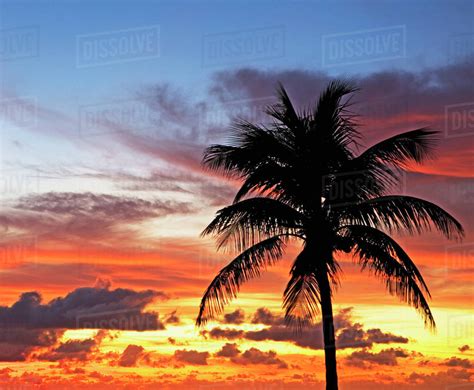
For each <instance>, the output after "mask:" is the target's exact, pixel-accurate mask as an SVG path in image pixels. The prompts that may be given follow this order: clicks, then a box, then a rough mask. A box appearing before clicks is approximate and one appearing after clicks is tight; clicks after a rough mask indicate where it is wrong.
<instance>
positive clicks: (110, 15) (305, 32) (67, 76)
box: [1, 0, 473, 101]
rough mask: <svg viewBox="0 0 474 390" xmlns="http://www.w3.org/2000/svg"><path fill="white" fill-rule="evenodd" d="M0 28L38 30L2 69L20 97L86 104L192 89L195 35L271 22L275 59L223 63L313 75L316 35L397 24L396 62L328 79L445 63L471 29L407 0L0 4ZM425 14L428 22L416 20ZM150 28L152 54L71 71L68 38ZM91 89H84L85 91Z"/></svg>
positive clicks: (431, 4)
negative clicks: (401, 29)
mask: <svg viewBox="0 0 474 390" xmlns="http://www.w3.org/2000/svg"><path fill="white" fill-rule="evenodd" d="M1 13H2V17H1V25H2V29H9V28H15V27H23V26H38V27H39V31H40V38H39V47H40V55H39V56H38V57H37V58H35V59H29V60H25V61H14V62H10V63H7V64H3V70H4V72H5V73H4V74H5V75H7V80H6V81H5V80H4V82H6V83H10V82H11V81H12V80H14V81H15V82H17V83H18V84H20V85H21V86H22V88H23V89H24V92H25V93H29V92H31V93H35V94H41V95H43V94H44V97H45V98H46V99H55V98H56V99H57V100H62V101H63V99H64V97H69V98H73V99H74V98H76V97H85V98H92V97H93V96H94V95H100V94H107V93H110V92H112V93H113V91H114V90H116V89H117V88H121V87H123V86H127V85H133V84H138V83H146V82H157V81H169V82H173V83H175V84H177V85H184V86H186V87H196V88H198V89H201V88H202V87H204V86H205V85H206V83H207V80H208V78H209V77H210V75H211V74H212V73H213V72H214V71H216V70H222V69H228V68H229V66H226V65H225V64H224V65H223V66H213V67H205V68H203V67H202V63H201V58H202V50H203V43H202V39H203V35H205V34H219V33H223V32H227V31H237V32H238V31H244V30H248V29H258V28H268V27H272V26H281V27H282V28H283V29H284V34H285V44H284V46H285V47H284V49H285V50H284V55H283V56H280V57H279V58H274V59H269V60H265V61H252V60H249V61H245V60H243V61H237V63H236V64H235V65H230V67H232V66H240V67H241V66H255V67H259V68H280V69H281V68H300V69H301V68H303V69H309V70H318V69H320V68H321V67H322V64H321V37H322V36H323V35H326V34H337V33H346V32H347V33H350V32H354V31H359V30H366V29H376V28H385V27H390V26H400V25H402V26H405V27H406V58H399V59H397V60H396V61H376V62H373V63H370V64H368V65H367V64H361V65H359V66H347V65H345V66H338V67H334V68H331V69H326V70H328V71H330V72H331V73H334V74H353V73H364V72H371V71H373V70H379V69H385V68H393V67H395V68H404V69H416V68H420V67H427V66H437V65H442V64H445V63H446V62H447V56H448V53H447V52H448V46H449V41H450V39H452V37H453V36H456V35H458V34H465V33H472V32H473V23H472V15H473V2H471V1H451V2H436V1H426V2H417V3H416V4H412V2H409V1H393V2H387V1H382V2H375V1H359V2H355V1H348V2H331V4H329V3H325V2H317V1H281V0H277V1H253V2H252V1H234V2H224V1H207V2H202V1H199V2H198V1H169V2H168V1H137V2H124V1H121V2H111V1H102V2H100V1H97V2H87V1H86V2H71V1H67V2H52V1H51V2H47V1H38V2H31V3H27V2H24V1H2V2H1ZM428 13H429V18H425V17H424V15H427V14H428ZM150 25H159V26H160V33H161V35H160V51H161V53H160V57H159V58H155V59H150V60H144V61H137V62H135V63H122V64H114V65H105V66H98V67H93V68H88V69H77V68H76V66H75V65H76V58H75V53H76V47H75V45H76V36H77V35H81V34H94V33H101V32H106V31H115V30H122V29H129V28H135V27H142V26H150ZM92 85H93V86H94V88H91V86H92Z"/></svg>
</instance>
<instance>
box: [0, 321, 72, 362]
mask: <svg viewBox="0 0 474 390" xmlns="http://www.w3.org/2000/svg"><path fill="white" fill-rule="evenodd" d="M63 334H64V330H62V329H25V328H23V327H21V326H18V327H13V328H0V361H4V362H5V361H7V362H9V361H10V362H12V361H25V360H26V359H27V358H28V356H29V355H30V354H31V353H32V352H34V351H35V350H37V349H40V348H47V347H52V346H54V345H56V344H57V343H58V341H59V339H60V338H61V337H62V335H63Z"/></svg>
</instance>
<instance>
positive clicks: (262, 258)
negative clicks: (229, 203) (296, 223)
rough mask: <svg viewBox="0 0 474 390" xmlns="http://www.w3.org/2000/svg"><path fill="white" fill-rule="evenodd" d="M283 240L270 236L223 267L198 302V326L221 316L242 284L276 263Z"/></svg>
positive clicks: (282, 249)
mask: <svg viewBox="0 0 474 390" xmlns="http://www.w3.org/2000/svg"><path fill="white" fill-rule="evenodd" d="M286 240H287V238H285V237H278V236H275V237H271V238H268V239H266V240H264V241H261V242H259V243H258V244H255V245H254V246H252V247H250V248H249V249H247V250H245V251H244V252H242V253H241V254H240V255H239V256H237V257H236V258H235V259H234V260H233V261H231V262H230V263H229V264H228V265H227V266H226V267H224V268H223V269H222V270H221V271H220V272H219V273H218V274H217V276H216V277H215V278H214V280H213V281H212V282H211V284H210V285H209V287H208V288H207V290H206V292H205V293H204V296H203V298H202V300H201V305H200V308H199V314H198V317H197V319H196V324H197V325H198V326H201V325H204V324H205V323H206V322H207V321H208V320H209V319H212V318H215V316H216V315H218V314H220V313H222V311H223V309H224V306H225V305H226V304H227V303H228V302H230V301H231V300H232V299H234V298H235V297H236V296H237V293H238V292H239V289H240V286H241V284H242V283H244V282H246V281H247V280H249V279H252V278H255V277H258V276H260V273H261V272H262V270H263V269H265V268H266V267H267V266H269V265H272V264H274V263H275V262H276V261H277V260H279V259H280V258H281V257H282V255H283V251H284V248H285V242H286Z"/></svg>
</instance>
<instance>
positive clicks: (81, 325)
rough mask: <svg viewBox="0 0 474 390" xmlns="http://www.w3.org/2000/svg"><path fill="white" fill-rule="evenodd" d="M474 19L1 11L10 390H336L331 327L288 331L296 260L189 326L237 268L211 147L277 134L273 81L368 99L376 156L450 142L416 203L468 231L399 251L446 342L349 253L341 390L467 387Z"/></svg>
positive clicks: (130, 7) (471, 361)
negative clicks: (426, 292) (396, 142)
mask: <svg viewBox="0 0 474 390" xmlns="http://www.w3.org/2000/svg"><path fill="white" fill-rule="evenodd" d="M473 21H474V2H473V1H472V0H471V1H462V0H453V1H415V2H409V1H380V2H377V1H349V0H347V1H337V2H330V3H329V2H320V1H313V0H288V1H284V0H271V1H270V0H268V1H263V0H257V1H244V0H234V1H228V2H224V1H219V0H209V1H201V0H189V1H184V0H178V1H161V0H150V1H131V0H128V1H116V2H112V1H95V2H92V1H83V2H79V1H63V2H59V1H34V2H33V1H31V2H30V1H24V0H17V1H5V0H0V130H1V137H0V171H1V175H0V197H1V204H0V229H1V231H2V232H3V234H1V236H0V389H30V388H31V389H36V388H40V389H62V388H65V387H66V386H67V388H71V389H74V388H77V389H89V388H90V389H102V388H109V387H110V388H116V389H121V388H130V389H132V388H133V389H142V388H143V389H157V388H159V389H162V388H163V389H167V388H170V389H175V388H176V389H180V388H182V389H190V388H191V389H202V390H204V389H208V390H210V389H212V390H214V389H234V388H235V389H255V390H257V389H260V390H263V389H265V390H267V389H268V390H270V389H278V390H280V389H297V388H301V387H302V386H304V387H305V388H307V389H323V387H324V378H325V377H324V375H325V374H324V349H323V342H322V334H321V324H320V323H316V324H314V325H312V326H310V327H308V328H307V329H305V330H304V332H303V333H302V334H297V333H295V331H294V330H293V329H291V328H287V327H286V326H285V325H284V322H283V310H282V308H281V298H282V293H283V290H284V288H285V286H286V282H287V280H288V272H289V270H290V267H291V264H292V261H293V260H294V258H295V255H296V253H297V251H298V249H299V247H298V246H297V245H294V246H290V247H289V248H288V250H287V253H286V255H285V256H284V259H283V260H282V261H281V262H279V263H278V264H276V265H275V266H274V267H272V268H269V269H268V270H267V271H266V272H265V273H264V275H263V276H262V277H261V278H260V279H257V280H254V281H251V282H249V283H248V284H246V285H244V286H243V288H242V289H241V292H240V294H239V297H238V299H237V300H235V301H233V302H232V304H231V305H229V306H228V307H227V308H226V311H225V314H224V315H223V316H221V317H219V318H217V319H216V320H215V321H212V322H210V323H208V324H207V325H206V326H205V327H203V328H197V327H195V325H194V321H195V319H196V316H197V313H198V306H199V302H200V298H201V296H202V294H203V292H204V290H205V289H206V287H207V286H208V284H209V283H210V282H211V280H212V278H213V277H214V275H215V274H216V273H217V272H218V271H219V270H220V269H221V268H222V267H223V266H224V265H225V264H226V262H227V261H230V260H231V259H232V253H221V252H217V251H216V245H215V243H214V241H213V240H212V238H201V237H200V233H201V231H202V230H203V229H204V228H205V226H206V225H207V223H209V222H210V221H211V219H212V217H213V216H214V214H215V212H216V211H217V210H218V209H219V208H222V207H224V206H225V205H227V204H229V203H230V202H231V201H232V199H233V195H234V194H235V192H236V191H237V189H238V185H239V183H238V182H235V181H232V180H229V179H225V178H223V177H220V176H218V175H216V174H215V173H213V172H210V171H206V170H204V169H203V168H202V167H201V164H200V161H201V157H202V153H203V150H204V148H205V147H206V146H207V145H209V144H211V143H218V142H222V141H224V140H225V139H226V135H227V134H228V128H229V124H230V123H231V121H232V119H233V118H235V117H242V118H245V119H247V120H250V121H252V122H265V121H266V120H268V118H266V117H265V115H264V114H263V113H262V109H263V108H264V107H265V106H267V105H268V104H271V103H272V102H274V93H275V89H276V86H277V83H278V82H282V83H283V84H284V85H285V87H286V88H287V90H288V91H289V94H290V96H291V98H292V99H294V101H295V102H296V103H297V104H298V106H299V107H300V108H304V107H308V106H311V105H314V103H315V102H316V99H317V98H318V95H319V93H320V91H321V90H322V88H324V87H325V86H326V85H327V83H328V82H329V81H330V80H332V79H334V78H344V79H350V80H352V81H353V82H354V83H355V84H356V85H357V86H358V87H360V91H359V92H358V93H357V94H356V95H355V96H354V98H353V101H352V102H353V106H352V109H353V110H354V112H355V113H357V114H360V118H359V119H358V121H359V123H360V131H361V132H362V134H363V137H364V138H363V142H364V146H363V147H367V146H370V145H372V144H374V143H375V142H377V141H380V140H381V139H383V138H385V137H388V136H391V135H394V134H396V133H397V132H402V131H407V130H412V129H416V128H420V127H425V126H427V127H430V128H433V129H436V130H439V131H440V133H439V142H438V148H437V152H436V157H435V158H434V159H432V160H430V161H429V162H427V163H426V164H424V165H423V166H412V167H411V168H410V169H409V170H408V171H407V172H406V173H404V175H403V180H402V185H401V186H400V188H399V192H400V193H401V194H409V195H416V196H419V197H422V198H425V199H427V200H430V201H432V202H434V203H437V204H439V205H440V206H442V207H443V208H445V209H446V210H447V211H448V212H450V213H451V214H452V215H454V216H455V217H456V218H458V219H459V221H460V222H461V223H462V224H463V226H464V229H465V231H466V236H465V238H464V240H463V241H462V242H456V241H448V240H446V239H445V238H443V237H441V236H440V235H438V234H436V233H429V234H425V235H423V236H415V237H405V236H401V237H400V236H398V237H397V239H398V241H399V242H400V243H401V244H402V246H403V247H404V248H405V249H406V251H407V252H408V253H409V254H410V255H411V257H412V258H413V259H414V260H415V262H416V264H417V265H418V266H419V268H420V270H421V271H422V273H423V275H424V277H425V280H426V281H427V284H428V286H429V287H430V289H431V293H432V300H431V301H430V305H431V308H432V311H433V313H434V317H435V320H436V323H437V330H436V332H431V331H429V330H428V329H426V328H424V325H423V320H422V319H421V318H420V317H419V316H418V314H417V313H416V311H415V310H414V309H413V308H411V307H408V306H406V305H404V304H402V303H400V302H399V301H398V299H397V298H396V297H393V296H391V295H389V294H388V293H387V292H386V290H385V286H384V285H383V283H382V282H380V281H379V280H377V279H376V278H374V277H373V276H372V275H370V274H368V273H367V272H365V271H364V272H361V271H360V268H359V267H358V266H357V264H355V263H354V261H353V259H352V257H351V256H349V255H348V256H346V257H342V258H339V260H340V263H341V265H342V268H343V274H342V279H341V286H340V288H339V289H338V290H337V292H336V294H335V297H334V311H335V324H336V343H337V347H338V352H337V356H338V371H339V377H340V382H341V388H342V389H344V390H353V389H354V390H362V389H369V390H370V389H374V390H375V389H382V390H385V389H386V390H388V389H397V390H400V389H420V390H429V389H434V390H454V389H456V390H461V389H463V390H464V389H466V390H467V389H472V386H473V384H472V383H473V381H472V379H471V378H474V312H473V294H474V287H473V270H474V263H472V260H473V256H474V225H473V223H474V217H473V213H472V209H473V204H474V181H473V169H472V168H473V150H474V22H473ZM363 147H362V148H361V150H363Z"/></svg>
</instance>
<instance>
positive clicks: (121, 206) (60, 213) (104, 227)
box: [0, 192, 193, 247]
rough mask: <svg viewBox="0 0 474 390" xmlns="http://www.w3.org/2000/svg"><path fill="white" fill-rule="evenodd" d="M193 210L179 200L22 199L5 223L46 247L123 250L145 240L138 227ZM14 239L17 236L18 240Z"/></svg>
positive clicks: (58, 195) (5, 213) (67, 195)
mask: <svg viewBox="0 0 474 390" xmlns="http://www.w3.org/2000/svg"><path fill="white" fill-rule="evenodd" d="M191 210H193V209H192V207H191V206H190V205H189V204H188V203H184V202H177V201H160V200H145V199H140V198H133V197H121V196H115V195H105V194H93V193H90V192H86V193H72V192H49V193H45V194H32V195H28V196H25V197H22V198H20V199H19V200H18V201H17V202H16V203H15V204H14V205H13V207H12V208H9V209H3V210H2V211H1V212H0V224H1V225H3V226H4V227H5V229H6V230H7V231H9V232H15V231H17V230H19V231H24V232H26V233H27V234H28V235H29V236H33V237H40V238H41V239H40V240H39V241H40V243H41V244H43V243H50V244H57V243H60V244H61V245H62V246H64V245H65V244H69V245H72V244H74V245H80V246H83V245H84V242H85V241H86V242H87V243H88V246H89V247H91V246H97V247H104V246H105V247H107V246H109V247H110V246H114V247H116V246H118V247H123V246H126V245H127V244H125V243H133V242H134V241H136V240H138V239H139V236H138V234H137V232H136V229H135V230H134V228H133V226H134V225H136V224H138V223H139V222H142V221H146V220H149V219H153V218H159V217H164V216H167V215H170V214H179V213H181V214H183V213H184V214H186V213H189V212H191ZM12 238H13V237H12Z"/></svg>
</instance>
